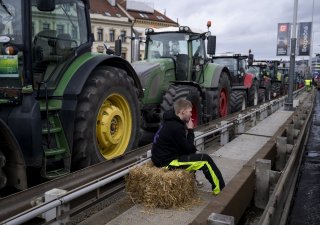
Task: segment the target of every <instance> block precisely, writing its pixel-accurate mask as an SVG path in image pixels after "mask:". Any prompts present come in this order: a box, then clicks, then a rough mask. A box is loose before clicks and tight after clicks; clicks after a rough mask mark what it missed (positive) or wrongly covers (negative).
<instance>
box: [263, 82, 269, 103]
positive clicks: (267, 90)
mask: <svg viewBox="0 0 320 225" xmlns="http://www.w3.org/2000/svg"><path fill="white" fill-rule="evenodd" d="M270 86H271V85H270V84H269V85H267V86H266V89H265V92H264V93H265V96H266V101H270V100H271V87H270Z"/></svg>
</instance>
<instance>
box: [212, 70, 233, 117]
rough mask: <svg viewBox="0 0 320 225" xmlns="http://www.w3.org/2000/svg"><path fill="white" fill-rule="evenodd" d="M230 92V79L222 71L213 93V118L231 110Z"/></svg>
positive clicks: (224, 114)
mask: <svg viewBox="0 0 320 225" xmlns="http://www.w3.org/2000/svg"><path fill="white" fill-rule="evenodd" d="M230 93H231V85H230V80H229V78H228V75H227V74H226V73H225V72H222V73H221V76H220V79H219V84H218V87H217V90H216V91H214V94H213V115H212V118H213V119H216V118H218V117H225V116H227V115H228V114H229V113H230V112H231V107H230Z"/></svg>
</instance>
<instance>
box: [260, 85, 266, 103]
mask: <svg viewBox="0 0 320 225" xmlns="http://www.w3.org/2000/svg"><path fill="white" fill-rule="evenodd" d="M265 102H266V89H264V88H260V89H259V103H265Z"/></svg>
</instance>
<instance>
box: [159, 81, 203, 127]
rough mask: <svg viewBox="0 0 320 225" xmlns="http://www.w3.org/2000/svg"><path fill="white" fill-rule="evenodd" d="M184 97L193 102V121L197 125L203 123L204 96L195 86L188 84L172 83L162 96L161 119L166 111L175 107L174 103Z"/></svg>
mask: <svg viewBox="0 0 320 225" xmlns="http://www.w3.org/2000/svg"><path fill="white" fill-rule="evenodd" d="M180 98H184V99H187V100H189V101H190V102H191V103H192V116H191V118H192V119H193V123H194V125H195V126H198V125H201V124H202V123H203V106H202V98H201V94H200V92H199V90H198V89H197V88H196V87H193V86H187V85H176V86H175V85H170V86H169V88H168V90H167V91H166V93H165V94H164V96H163V98H162V103H161V105H160V111H161V113H160V115H161V119H162V116H163V113H164V112H165V111H168V110H171V109H172V108H173V103H174V102H175V101H176V100H178V99H180Z"/></svg>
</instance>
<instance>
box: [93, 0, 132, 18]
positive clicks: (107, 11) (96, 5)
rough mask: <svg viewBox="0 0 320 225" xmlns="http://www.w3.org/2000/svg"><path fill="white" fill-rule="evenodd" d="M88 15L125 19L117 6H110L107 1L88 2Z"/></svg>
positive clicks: (94, 0) (95, 0)
mask: <svg viewBox="0 0 320 225" xmlns="http://www.w3.org/2000/svg"><path fill="white" fill-rule="evenodd" d="M90 13H97V14H102V15H104V16H112V17H120V16H121V17H127V16H126V14H125V13H124V12H123V11H122V10H121V9H120V8H119V7H117V6H112V5H111V4H110V3H109V1H107V0H90Z"/></svg>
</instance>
